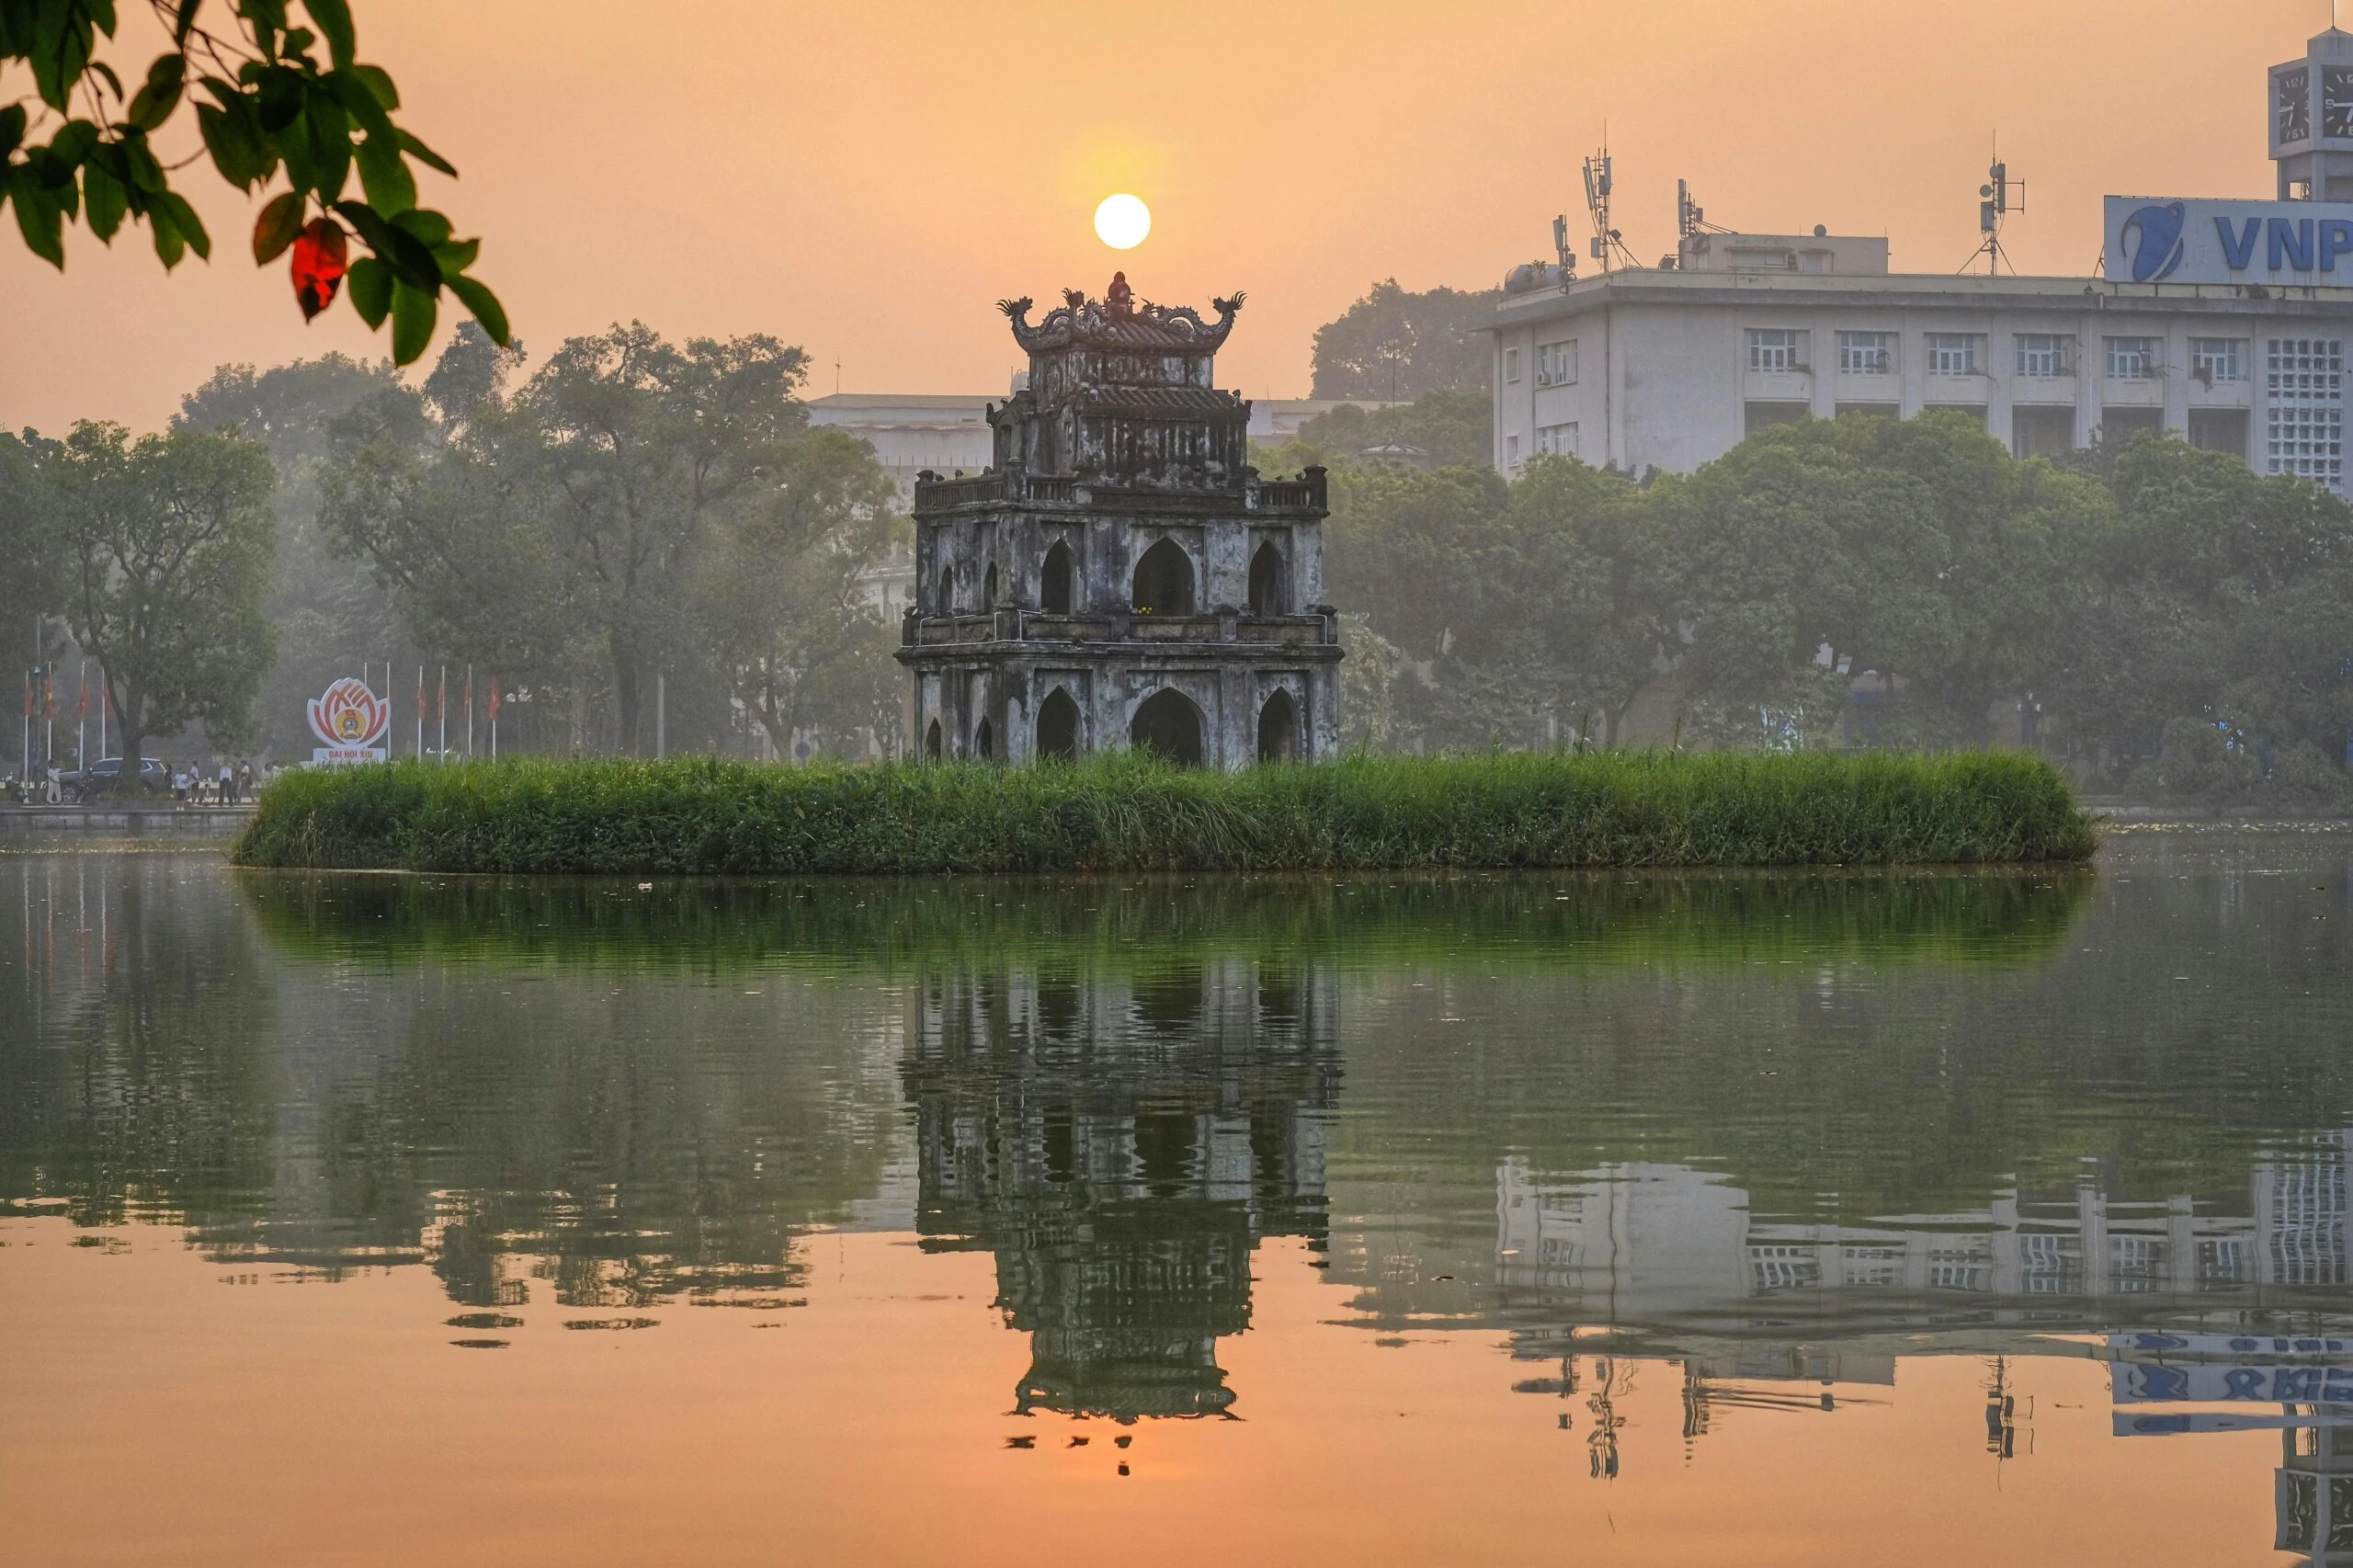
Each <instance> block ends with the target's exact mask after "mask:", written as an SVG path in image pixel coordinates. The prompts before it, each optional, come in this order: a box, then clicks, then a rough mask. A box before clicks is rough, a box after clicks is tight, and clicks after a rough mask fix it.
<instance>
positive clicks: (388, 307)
mask: <svg viewBox="0 0 2353 1568" xmlns="http://www.w3.org/2000/svg"><path fill="white" fill-rule="evenodd" d="M343 286H344V288H345V290H347V292H348V293H349V294H350V295H351V308H352V309H353V310H355V311H358V312H359V319H360V320H361V321H364V322H366V323H367V324H368V330H369V331H370V332H373V331H375V330H376V329H377V328H378V327H380V326H381V325H383V324H384V318H385V317H386V316H387V315H389V314H391V313H392V268H391V267H386V266H385V265H384V264H383V263H382V262H381V261H378V260H377V259H376V258H375V257H374V256H361V257H360V258H359V259H358V261H355V262H353V263H352V264H351V270H350V271H349V272H347V273H346V274H344V278H343Z"/></svg>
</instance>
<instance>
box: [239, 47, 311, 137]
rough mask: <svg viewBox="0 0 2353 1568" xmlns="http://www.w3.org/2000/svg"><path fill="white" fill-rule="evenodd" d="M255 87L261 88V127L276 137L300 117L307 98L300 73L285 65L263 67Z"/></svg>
mask: <svg viewBox="0 0 2353 1568" xmlns="http://www.w3.org/2000/svg"><path fill="white" fill-rule="evenodd" d="M256 86H258V87H259V88H260V93H259V95H258V97H259V101H258V103H257V104H256V108H259V109H260V111H261V128H262V129H263V130H264V131H267V132H269V133H270V134H271V135H272V136H275V135H277V134H278V132H279V131H283V130H285V129H286V128H287V127H288V126H290V125H291V124H293V123H294V122H295V121H296V120H298V119H301V118H302V108H303V99H304V97H306V96H307V95H306V94H305V92H304V82H303V77H302V74H301V72H300V71H296V70H294V69H292V68H291V67H290V66H285V65H265V66H263V67H262V68H261V71H260V74H259V79H258V80H257V82H256ZM223 107H224V108H225V107H226V106H225V105H224V106H223Z"/></svg>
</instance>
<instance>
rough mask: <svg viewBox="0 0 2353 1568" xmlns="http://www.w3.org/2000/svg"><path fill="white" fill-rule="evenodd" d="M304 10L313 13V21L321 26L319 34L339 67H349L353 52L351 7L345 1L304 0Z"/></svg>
mask: <svg viewBox="0 0 2353 1568" xmlns="http://www.w3.org/2000/svg"><path fill="white" fill-rule="evenodd" d="M302 8H303V9H304V10H306V11H308V12H310V13H311V20H313V21H314V22H316V23H317V24H318V25H319V32H320V33H321V35H322V36H324V38H325V39H326V40H327V53H328V54H329V55H331V56H332V57H333V58H334V60H335V64H336V65H337V66H338V67H348V66H349V65H350V63H351V56H352V51H353V49H354V48H355V47H356V46H355V44H354V42H353V40H352V28H351V7H350V6H347V5H345V4H344V0H302Z"/></svg>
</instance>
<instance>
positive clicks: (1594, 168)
mask: <svg viewBox="0 0 2353 1568" xmlns="http://www.w3.org/2000/svg"><path fill="white" fill-rule="evenodd" d="M1615 183H1616V180H1615V178H1614V176H1612V174H1611V171H1610V163H1609V133H1608V131H1603V132H1602V137H1601V151H1599V152H1598V153H1595V154H1594V155H1593V156H1592V157H1590V158H1587V159H1586V161H1585V206H1586V211H1588V212H1590V213H1592V214H1593V241H1592V244H1591V247H1590V248H1591V251H1592V254H1593V259H1594V260H1596V261H1597V262H1599V263H1601V270H1602V271H1604V272H1608V270H1609V268H1610V263H1611V261H1612V260H1613V259H1620V260H1622V261H1623V262H1624V264H1625V265H1627V266H1629V267H1640V266H1641V265H1642V263H1640V262H1638V261H1636V260H1635V259H1634V256H1633V253H1632V252H1631V251H1630V250H1628V249H1627V248H1626V236H1625V235H1623V234H1621V233H1619V232H1618V231H1617V230H1615V229H1613V228H1611V227H1610V226H1609V191H1610V187H1611V186H1612V185H1614V184H1615Z"/></svg>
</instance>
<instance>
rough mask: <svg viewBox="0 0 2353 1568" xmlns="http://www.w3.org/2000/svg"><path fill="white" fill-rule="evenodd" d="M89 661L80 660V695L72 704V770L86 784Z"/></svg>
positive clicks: (88, 764) (88, 736)
mask: <svg viewBox="0 0 2353 1568" xmlns="http://www.w3.org/2000/svg"><path fill="white" fill-rule="evenodd" d="M89 747H90V661H89V660H87V659H84V660H83V661H82V695H81V698H80V699H78V700H77V701H76V702H75V703H74V771H75V772H77V773H80V774H82V775H84V776H85V777H84V778H83V780H82V781H83V783H85V784H87V783H88V782H89V778H88V777H87V775H88V773H89V771H90V759H89V756H87V755H86V754H87V753H88V751H89Z"/></svg>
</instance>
